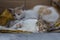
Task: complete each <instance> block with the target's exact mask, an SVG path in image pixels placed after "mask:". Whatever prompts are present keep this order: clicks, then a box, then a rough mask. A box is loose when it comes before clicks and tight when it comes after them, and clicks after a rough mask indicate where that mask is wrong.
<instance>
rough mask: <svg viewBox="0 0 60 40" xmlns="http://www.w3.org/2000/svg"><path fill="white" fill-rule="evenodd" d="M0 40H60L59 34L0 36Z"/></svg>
mask: <svg viewBox="0 0 60 40" xmlns="http://www.w3.org/2000/svg"><path fill="white" fill-rule="evenodd" d="M0 40H60V33H38V34H0Z"/></svg>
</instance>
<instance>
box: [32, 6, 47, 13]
mask: <svg viewBox="0 0 60 40" xmlns="http://www.w3.org/2000/svg"><path fill="white" fill-rule="evenodd" d="M41 7H48V6H45V5H36V6H34V7H33V10H34V11H35V12H38V10H39V9H40V8H41Z"/></svg>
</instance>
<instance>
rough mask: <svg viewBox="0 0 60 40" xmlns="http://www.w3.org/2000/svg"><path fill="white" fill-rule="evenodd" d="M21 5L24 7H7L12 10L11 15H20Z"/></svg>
mask: <svg viewBox="0 0 60 40" xmlns="http://www.w3.org/2000/svg"><path fill="white" fill-rule="evenodd" d="M23 7H24V5H22V6H20V7H15V8H9V10H10V11H11V12H12V14H13V15H15V14H17V15H20V14H21V13H22V12H23Z"/></svg>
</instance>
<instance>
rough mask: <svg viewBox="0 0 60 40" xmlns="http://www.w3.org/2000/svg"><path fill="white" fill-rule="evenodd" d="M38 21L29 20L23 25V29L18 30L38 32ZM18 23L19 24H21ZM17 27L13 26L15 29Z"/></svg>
mask: <svg viewBox="0 0 60 40" xmlns="http://www.w3.org/2000/svg"><path fill="white" fill-rule="evenodd" d="M36 22H37V19H28V20H24V21H23V22H22V23H23V25H22V28H18V29H17V30H23V31H29V32H38V27H37V25H36ZM19 23H21V22H19ZM19 23H17V24H19ZM14 27H16V25H14V26H13V28H14Z"/></svg>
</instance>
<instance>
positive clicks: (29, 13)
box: [24, 10, 38, 19]
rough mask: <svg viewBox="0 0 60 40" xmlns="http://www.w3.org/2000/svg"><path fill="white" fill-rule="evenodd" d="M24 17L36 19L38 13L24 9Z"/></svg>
mask: <svg viewBox="0 0 60 40" xmlns="http://www.w3.org/2000/svg"><path fill="white" fill-rule="evenodd" d="M24 12H25V18H24V19H37V18H38V14H37V13H36V12H35V11H34V10H25V11H24Z"/></svg>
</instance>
